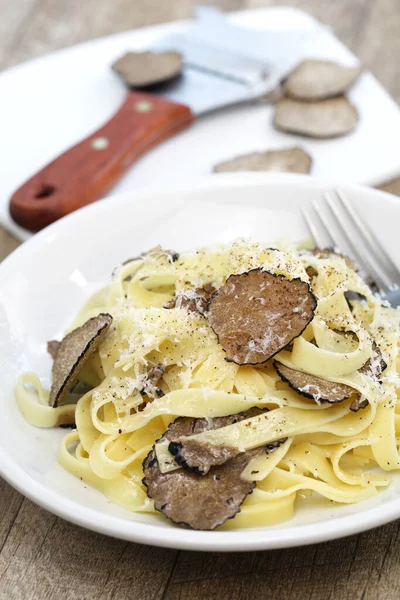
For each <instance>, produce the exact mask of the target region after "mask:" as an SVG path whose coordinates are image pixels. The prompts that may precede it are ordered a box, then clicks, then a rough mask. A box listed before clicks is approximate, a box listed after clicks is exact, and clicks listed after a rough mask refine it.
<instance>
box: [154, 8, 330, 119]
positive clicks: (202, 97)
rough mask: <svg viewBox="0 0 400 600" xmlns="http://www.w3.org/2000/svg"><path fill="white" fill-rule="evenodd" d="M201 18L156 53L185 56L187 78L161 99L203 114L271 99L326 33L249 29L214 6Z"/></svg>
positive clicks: (166, 90) (165, 40) (162, 43)
mask: <svg viewBox="0 0 400 600" xmlns="http://www.w3.org/2000/svg"><path fill="white" fill-rule="evenodd" d="M196 16H197V21H196V22H195V23H194V24H193V25H192V26H191V27H190V28H189V29H188V31H187V32H186V33H184V34H180V35H179V34H178V35H172V36H168V37H166V38H163V39H162V40H160V41H159V42H158V43H157V44H156V45H155V46H154V49H155V50H157V51H161V50H172V49H173V50H177V51H179V52H180V53H181V54H182V56H183V59H184V70H183V75H182V77H181V78H180V79H179V80H177V81H174V82H171V83H170V84H168V85H167V86H164V88H163V89H162V90H160V94H161V95H163V96H165V97H166V98H168V99H170V100H173V101H175V102H180V103H183V104H186V105H189V106H190V107H191V108H192V110H193V112H194V113H195V114H197V115H199V114H202V113H205V112H209V111H211V110H215V109H217V108H221V107H223V106H229V105H232V104H238V103H241V102H248V101H250V100H252V99H255V98H258V97H260V96H263V95H264V94H267V93H268V92H269V91H271V90H272V89H273V88H274V87H275V86H276V85H277V83H278V82H279V81H280V80H281V79H282V77H283V76H284V75H285V74H286V72H287V71H288V70H289V69H290V68H292V67H293V65H294V64H296V63H297V62H298V61H299V60H300V58H301V57H304V56H306V54H305V53H304V52H305V51H306V48H307V46H308V45H309V43H310V36H311V38H313V39H314V38H315V35H317V33H316V32H320V29H318V28H316V29H315V30H307V31H295V32H293V31H279V32H277V31H261V32H260V31H254V30H246V29H244V28H241V27H237V26H236V25H232V24H231V23H229V21H228V20H227V19H226V17H225V16H224V15H223V13H221V12H220V11H218V10H217V9H214V8H211V7H199V8H198V9H197V11H196ZM299 57H300V58H299Z"/></svg>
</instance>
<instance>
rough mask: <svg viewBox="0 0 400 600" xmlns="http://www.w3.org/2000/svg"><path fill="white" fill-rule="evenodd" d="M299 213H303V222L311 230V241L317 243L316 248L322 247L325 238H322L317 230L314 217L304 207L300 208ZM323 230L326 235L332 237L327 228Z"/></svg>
mask: <svg viewBox="0 0 400 600" xmlns="http://www.w3.org/2000/svg"><path fill="white" fill-rule="evenodd" d="M301 213H302V215H303V219H304V220H305V222H306V224H307V226H308V229H309V230H310V232H311V236H312V238H313V241H314V242H315V244H316V245H317V248H324V246H325V245H326V244H325V240H324V239H323V237H322V235H321V233H320V231H319V230H318V227H317V225H316V223H315V219H314V217H313V216H312V215H311V213H310V212H309V211H307V210H306V209H304V208H302V209H301ZM325 232H326V233H327V237H329V238H330V239H332V238H331V236H330V235H329V232H328V231H327V230H325Z"/></svg>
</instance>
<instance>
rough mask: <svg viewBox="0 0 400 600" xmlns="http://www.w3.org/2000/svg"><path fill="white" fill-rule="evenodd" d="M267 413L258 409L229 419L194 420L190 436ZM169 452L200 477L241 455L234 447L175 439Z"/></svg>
mask: <svg viewBox="0 0 400 600" xmlns="http://www.w3.org/2000/svg"><path fill="white" fill-rule="evenodd" d="M262 412H265V411H263V410H261V409H259V408H257V407H254V408H251V409H250V410H247V411H245V412H241V413H238V414H236V415H229V416H227V417H216V418H214V419H194V420H193V430H192V432H191V433H190V435H195V434H197V433H201V432H202V431H205V430H208V431H210V430H211V429H219V428H220V427H226V426H227V425H232V424H233V423H238V422H239V421H243V419H250V418H251V417H255V416H256V415H259V414H261V413H262ZM168 450H169V452H170V453H171V454H172V455H173V456H174V457H175V461H176V462H177V463H178V465H180V466H181V467H184V468H185V469H189V470H191V471H193V472H194V473H197V474H199V475H205V474H206V473H208V471H209V470H210V468H211V467H213V466H219V465H223V464H225V463H226V462H227V461H228V460H230V459H231V458H234V457H235V456H237V455H238V454H240V452H239V450H238V449H237V448H235V447H234V446H225V445H215V444H208V443H204V442H203V443H202V442H198V441H197V440H190V439H188V440H185V439H184V438H183V439H178V438H175V439H174V440H173V441H171V442H170V444H169V447H168Z"/></svg>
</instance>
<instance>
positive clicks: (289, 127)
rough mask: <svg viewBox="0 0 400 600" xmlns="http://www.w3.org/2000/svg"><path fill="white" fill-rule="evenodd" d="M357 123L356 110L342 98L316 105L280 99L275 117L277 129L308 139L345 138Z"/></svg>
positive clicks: (322, 101)
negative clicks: (343, 136)
mask: <svg viewBox="0 0 400 600" xmlns="http://www.w3.org/2000/svg"><path fill="white" fill-rule="evenodd" d="M357 122H358V114H357V110H356V109H355V107H354V106H353V105H352V104H351V103H350V102H349V101H348V100H347V98H345V97H344V96H338V97H337V98H332V99H330V100H321V101H319V102H300V101H298V100H292V99H291V98H283V99H282V100H279V101H278V102H277V104H276V108H275V115H274V126H275V127H276V128H277V129H280V130H281V131H285V132H287V133H294V134H297V135H303V136H305V137H311V138H334V137H339V136H342V135H346V134H348V133H350V132H351V131H353V129H355V127H356V125H357Z"/></svg>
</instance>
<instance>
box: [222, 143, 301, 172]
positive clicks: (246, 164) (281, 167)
mask: <svg viewBox="0 0 400 600" xmlns="http://www.w3.org/2000/svg"><path fill="white" fill-rule="evenodd" d="M311 164H312V159H311V156H310V155H309V154H307V152H305V151H304V150H303V149H302V148H297V147H294V148H283V149H282V150H268V151H266V152H252V153H251V154H243V155H241V156H237V157H236V158H232V159H231V160H227V161H225V162H221V163H219V164H217V165H215V167H214V172H215V173H228V172H231V171H279V172H284V173H309V172H310V170H311Z"/></svg>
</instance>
